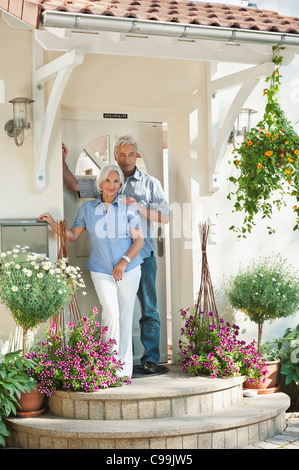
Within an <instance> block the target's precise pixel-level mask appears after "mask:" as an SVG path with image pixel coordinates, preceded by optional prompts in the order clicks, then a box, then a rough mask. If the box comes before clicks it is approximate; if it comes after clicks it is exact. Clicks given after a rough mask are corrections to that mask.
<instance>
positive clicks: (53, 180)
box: [0, 19, 63, 351]
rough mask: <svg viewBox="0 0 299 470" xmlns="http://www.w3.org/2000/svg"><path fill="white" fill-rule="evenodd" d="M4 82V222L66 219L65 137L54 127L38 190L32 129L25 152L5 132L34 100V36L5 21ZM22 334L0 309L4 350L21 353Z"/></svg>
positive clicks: (0, 111)
mask: <svg viewBox="0 0 299 470" xmlns="http://www.w3.org/2000/svg"><path fill="white" fill-rule="evenodd" d="M0 43H1V48H0V77H1V79H2V80H3V82H4V84H5V103H3V104H1V103H0V129H1V132H0V195H1V199H0V201H1V202H0V219H10V218H35V217H37V216H38V215H39V214H41V213H42V212H43V211H45V210H51V211H52V212H53V214H55V217H57V218H61V217H62V210H63V201H62V190H63V186H62V168H61V133H60V127H59V123H58V125H57V126H55V129H54V133H53V136H52V139H51V144H50V148H49V161H48V162H47V179H48V186H47V189H46V190H45V191H44V192H42V193H37V192H35V190H34V173H33V171H34V159H33V150H32V148H33V136H32V130H31V129H30V130H27V131H25V141H24V144H23V145H22V147H17V146H16V145H15V143H14V141H13V138H10V137H8V136H7V134H6V133H5V132H4V126H5V123H6V122H7V121H8V120H9V119H12V111H13V110H12V104H10V103H9V102H8V101H9V100H10V99H12V98H16V97H18V96H25V97H31V96H32V89H31V32H30V31H24V30H12V29H10V28H9V27H8V26H7V25H6V24H5V23H4V22H3V21H2V19H0ZM55 252H56V241H55V240H54V238H53V236H52V235H51V234H50V254H51V256H55ZM21 344H22V343H21V335H20V332H19V330H18V329H16V328H15V325H14V322H13V320H12V318H11V316H10V314H9V312H8V311H7V310H6V309H5V308H4V307H3V306H1V305H0V351H1V349H3V350H5V351H6V350H7V349H9V348H21V347H22V346H21Z"/></svg>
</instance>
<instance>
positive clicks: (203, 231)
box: [193, 222, 219, 351]
mask: <svg viewBox="0 0 299 470" xmlns="http://www.w3.org/2000/svg"><path fill="white" fill-rule="evenodd" d="M198 228H199V235H200V240H201V253H202V259H201V280H200V287H199V291H198V298H197V304H196V308H195V312H194V319H193V330H194V333H195V334H194V338H195V342H196V344H194V346H195V348H196V351H198V350H199V336H200V335H199V329H202V328H204V349H206V331H207V328H209V327H210V325H211V324H212V323H215V322H216V323H217V324H219V317H218V311H217V307H216V302H215V297H214V290H213V284H212V279H211V274H210V269H209V264H208V258H207V243H208V236H209V229H210V226H209V225H208V224H207V223H206V222H205V223H199V225H198ZM210 312H213V316H211V315H210Z"/></svg>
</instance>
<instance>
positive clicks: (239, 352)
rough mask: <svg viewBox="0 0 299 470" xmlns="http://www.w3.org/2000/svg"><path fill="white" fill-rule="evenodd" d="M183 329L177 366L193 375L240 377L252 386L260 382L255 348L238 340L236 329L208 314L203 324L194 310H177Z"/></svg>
mask: <svg viewBox="0 0 299 470" xmlns="http://www.w3.org/2000/svg"><path fill="white" fill-rule="evenodd" d="M181 315H182V318H183V320H184V327H183V328H182V330H181V334H182V336H183V339H182V340H180V342H179V348H180V350H181V353H180V355H181V358H180V364H181V365H182V367H183V370H185V371H187V372H190V373H192V374H194V375H208V376H209V377H211V378H216V377H228V376H232V377H238V376H244V377H246V378H247V379H248V380H250V381H252V382H254V383H260V382H263V381H264V379H265V375H266V373H267V369H266V366H265V361H264V359H263V358H262V357H261V356H259V354H258V351H257V348H256V346H255V344H254V343H253V342H252V343H250V344H246V342H245V341H242V340H239V339H238V334H239V327H238V326H237V325H235V324H233V325H230V323H229V322H225V321H224V320H223V319H221V318H220V319H219V318H218V317H216V315H214V313H213V312H210V313H209V316H210V318H211V320H212V321H211V323H209V324H207V322H206V321H205V319H204V314H203V313H202V312H201V313H200V314H199V315H198V314H196V306H195V307H193V308H192V309H190V308H188V309H187V310H181Z"/></svg>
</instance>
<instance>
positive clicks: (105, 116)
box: [103, 113, 128, 119]
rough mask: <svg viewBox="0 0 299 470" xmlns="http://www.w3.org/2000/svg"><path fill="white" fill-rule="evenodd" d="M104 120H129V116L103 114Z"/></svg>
mask: <svg viewBox="0 0 299 470" xmlns="http://www.w3.org/2000/svg"><path fill="white" fill-rule="evenodd" d="M103 118H105V119H128V115H127V114H120V113H103Z"/></svg>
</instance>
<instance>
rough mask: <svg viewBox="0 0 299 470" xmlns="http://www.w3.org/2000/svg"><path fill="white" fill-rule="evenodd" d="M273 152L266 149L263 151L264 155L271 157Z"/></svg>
mask: <svg viewBox="0 0 299 470" xmlns="http://www.w3.org/2000/svg"><path fill="white" fill-rule="evenodd" d="M272 153H273V152H271V150H267V152H265V155H266V157H271V155H272Z"/></svg>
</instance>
